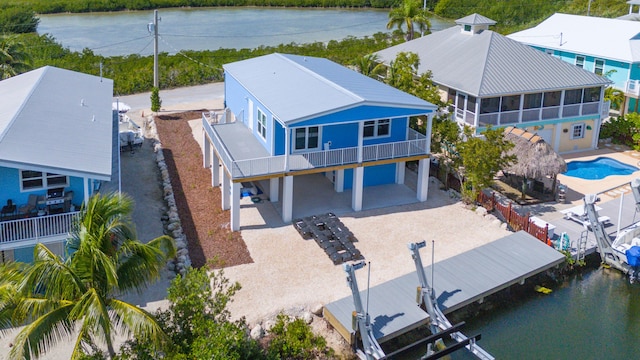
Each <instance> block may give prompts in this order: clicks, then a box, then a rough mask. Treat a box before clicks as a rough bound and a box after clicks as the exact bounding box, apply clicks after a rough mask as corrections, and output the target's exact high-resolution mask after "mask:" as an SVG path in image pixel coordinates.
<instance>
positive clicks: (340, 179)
mask: <svg viewBox="0 0 640 360" xmlns="http://www.w3.org/2000/svg"><path fill="white" fill-rule="evenodd" d="M333 188H334V190H335V191H336V192H338V193H341V192H344V169H341V170H336V178H335V179H334V183H333Z"/></svg>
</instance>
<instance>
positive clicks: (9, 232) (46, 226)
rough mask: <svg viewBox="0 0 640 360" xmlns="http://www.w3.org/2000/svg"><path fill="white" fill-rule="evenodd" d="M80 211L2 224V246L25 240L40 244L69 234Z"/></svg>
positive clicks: (0, 237) (0, 236)
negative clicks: (48, 239) (45, 240)
mask: <svg viewBox="0 0 640 360" xmlns="http://www.w3.org/2000/svg"><path fill="white" fill-rule="evenodd" d="M77 214H78V211H75V212H68V213H63V214H56V215H46V216H38V217H32V218H26V219H18V220H9V221H2V222H0V245H4V244H8V243H17V242H20V241H25V240H35V242H40V241H42V240H43V239H46V238H48V237H61V236H64V235H66V234H68V233H69V230H71V224H72V223H73V219H74V218H75V217H76V215H77Z"/></svg>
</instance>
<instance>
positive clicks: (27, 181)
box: [20, 170, 69, 191]
mask: <svg viewBox="0 0 640 360" xmlns="http://www.w3.org/2000/svg"><path fill="white" fill-rule="evenodd" d="M20 186H21V190H22V191H27V190H29V191H31V190H41V189H50V188H57V187H67V186H69V177H67V176H65V175H58V174H54V173H43V172H40V171H33V170H21V171H20Z"/></svg>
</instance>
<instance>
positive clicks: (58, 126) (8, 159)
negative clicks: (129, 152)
mask: <svg viewBox="0 0 640 360" xmlns="http://www.w3.org/2000/svg"><path fill="white" fill-rule="evenodd" d="M0 98H1V99H2V101H0V166H8V167H14V168H21V169H33V170H39V171H48V172H53V173H64V174H67V175H75V176H87V177H90V178H94V179H99V180H109V179H110V178H111V162H112V161H111V160H112V159H111V154H112V130H113V117H112V116H113V113H112V110H111V102H112V101H111V100H112V99H113V81H112V80H109V79H102V78H99V77H97V76H92V75H87V74H82V73H78V72H75V71H69V70H64V69H59V68H55V67H52V66H45V67H42V68H39V69H36V70H33V71H30V72H28V73H25V74H22V75H18V76H14V77H12V78H9V79H6V80H3V81H0Z"/></svg>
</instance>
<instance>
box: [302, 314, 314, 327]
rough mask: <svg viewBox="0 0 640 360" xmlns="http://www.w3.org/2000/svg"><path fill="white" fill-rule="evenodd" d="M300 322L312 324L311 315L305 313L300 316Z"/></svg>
mask: <svg viewBox="0 0 640 360" xmlns="http://www.w3.org/2000/svg"><path fill="white" fill-rule="evenodd" d="M302 320H304V322H306V323H307V324H311V323H312V322H313V314H312V313H311V312H309V311H305V312H304V313H303V314H302Z"/></svg>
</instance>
